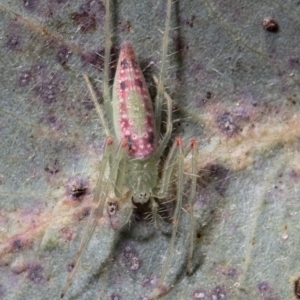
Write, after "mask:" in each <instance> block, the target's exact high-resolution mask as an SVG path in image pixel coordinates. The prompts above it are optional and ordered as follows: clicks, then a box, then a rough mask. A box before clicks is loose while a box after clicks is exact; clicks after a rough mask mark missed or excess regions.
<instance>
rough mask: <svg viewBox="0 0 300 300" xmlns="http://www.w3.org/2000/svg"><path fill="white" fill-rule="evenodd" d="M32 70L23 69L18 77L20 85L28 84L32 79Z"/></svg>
mask: <svg viewBox="0 0 300 300" xmlns="http://www.w3.org/2000/svg"><path fill="white" fill-rule="evenodd" d="M32 77H33V76H32V72H31V71H30V70H26V71H22V72H21V73H20V74H19V77H18V85H19V87H23V86H26V85H28V84H29V83H30V81H31V80H32Z"/></svg>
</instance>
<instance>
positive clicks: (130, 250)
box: [122, 244, 142, 271]
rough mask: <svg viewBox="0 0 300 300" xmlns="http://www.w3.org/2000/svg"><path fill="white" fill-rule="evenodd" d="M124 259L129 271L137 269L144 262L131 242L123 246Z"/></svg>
mask: <svg viewBox="0 0 300 300" xmlns="http://www.w3.org/2000/svg"><path fill="white" fill-rule="evenodd" d="M122 261H123V263H124V265H125V267H126V268H127V269H128V270H129V271H137V270H138V269H139V268H140V267H141V264H142V263H141V260H140V259H139V255H138V252H137V250H136V249H135V248H134V247H133V246H132V245H130V244H126V245H125V246H122Z"/></svg>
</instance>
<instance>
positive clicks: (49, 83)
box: [33, 73, 60, 104]
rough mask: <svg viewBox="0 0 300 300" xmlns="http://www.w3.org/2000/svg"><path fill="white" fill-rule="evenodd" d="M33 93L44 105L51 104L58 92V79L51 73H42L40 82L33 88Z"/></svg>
mask: <svg viewBox="0 0 300 300" xmlns="http://www.w3.org/2000/svg"><path fill="white" fill-rule="evenodd" d="M33 91H34V93H35V95H36V97H37V98H38V99H39V100H41V101H42V102H44V103H45V104H52V103H53V102H55V101H56V99H57V96H58V94H59V92H60V87H59V79H58V77H57V76H56V75H55V74H52V73H50V74H46V73H42V76H41V78H40V81H39V82H38V83H37V84H36V86H35V87H34V88H33Z"/></svg>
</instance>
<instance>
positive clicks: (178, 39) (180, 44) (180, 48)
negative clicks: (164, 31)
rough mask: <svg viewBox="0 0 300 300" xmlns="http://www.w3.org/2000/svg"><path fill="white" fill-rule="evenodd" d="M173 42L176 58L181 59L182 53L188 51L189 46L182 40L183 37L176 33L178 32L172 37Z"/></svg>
mask: <svg viewBox="0 0 300 300" xmlns="http://www.w3.org/2000/svg"><path fill="white" fill-rule="evenodd" d="M173 44H174V48H175V49H176V51H177V56H178V59H180V60H182V59H183V57H184V55H185V54H186V52H187V51H188V49H189V46H188V45H186V43H185V42H184V39H183V37H182V36H181V35H178V34H177V35H176V36H175V37H174V38H173Z"/></svg>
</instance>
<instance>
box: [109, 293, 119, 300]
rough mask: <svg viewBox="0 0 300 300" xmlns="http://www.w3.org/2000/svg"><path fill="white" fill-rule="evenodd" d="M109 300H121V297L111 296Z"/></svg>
mask: <svg viewBox="0 0 300 300" xmlns="http://www.w3.org/2000/svg"><path fill="white" fill-rule="evenodd" d="M110 300H122V297H121V296H120V295H117V294H112V295H111V296H110Z"/></svg>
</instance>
